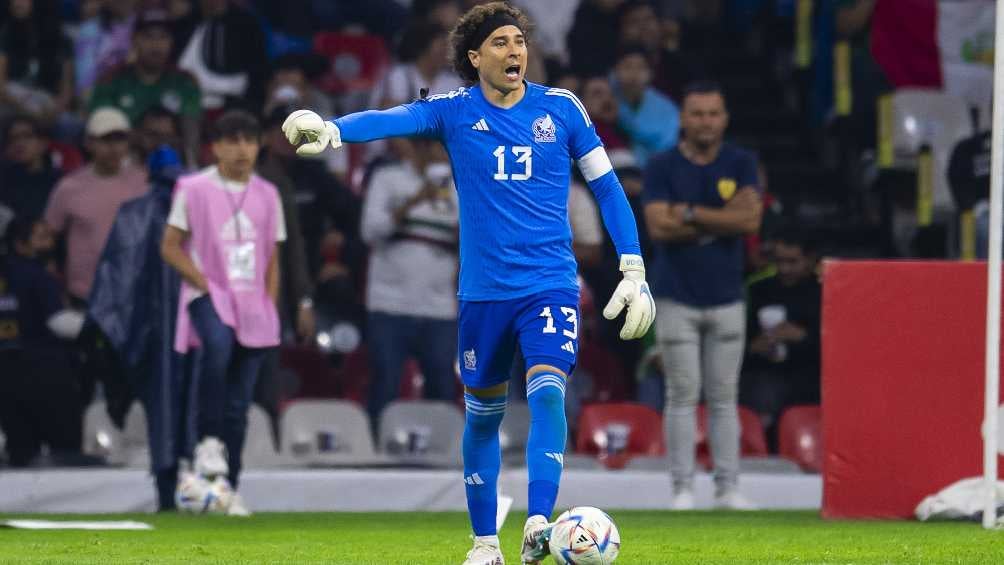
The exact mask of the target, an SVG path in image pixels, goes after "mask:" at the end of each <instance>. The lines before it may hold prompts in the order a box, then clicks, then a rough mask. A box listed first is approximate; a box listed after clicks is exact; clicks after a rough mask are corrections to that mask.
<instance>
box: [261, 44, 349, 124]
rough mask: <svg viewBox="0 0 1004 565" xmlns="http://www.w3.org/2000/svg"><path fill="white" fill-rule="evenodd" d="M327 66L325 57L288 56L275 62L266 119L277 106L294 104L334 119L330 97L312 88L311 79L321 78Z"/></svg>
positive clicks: (269, 86)
mask: <svg viewBox="0 0 1004 565" xmlns="http://www.w3.org/2000/svg"><path fill="white" fill-rule="evenodd" d="M327 65H328V60H327V59H325V58H324V57H319V56H311V55H304V54H288V55H283V56H282V57H279V58H278V59H276V60H275V61H273V62H272V74H271V76H270V77H269V80H268V85H267V87H266V93H265V112H264V113H265V115H266V116H267V115H270V114H271V113H272V110H273V109H275V108H276V107H278V106H288V105H291V104H295V105H296V106H297V107H298V108H307V109H310V110H313V111H315V112H317V113H318V114H320V115H321V116H332V115H334V113H335V107H334V105H333V104H332V103H331V100H330V99H329V98H328V96H327V95H326V94H325V93H324V92H322V91H321V90H320V89H319V88H317V87H315V86H313V85H312V84H311V79H312V78H314V77H316V76H317V75H318V74H320V73H321V72H322V71H323V70H324V69H325V68H326V67H327Z"/></svg>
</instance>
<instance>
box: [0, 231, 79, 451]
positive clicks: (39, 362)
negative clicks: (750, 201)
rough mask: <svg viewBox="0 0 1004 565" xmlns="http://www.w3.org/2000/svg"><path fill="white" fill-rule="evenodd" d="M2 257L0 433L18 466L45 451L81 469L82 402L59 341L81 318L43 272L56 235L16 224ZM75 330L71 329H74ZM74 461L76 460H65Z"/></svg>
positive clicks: (0, 288) (75, 326)
mask: <svg viewBox="0 0 1004 565" xmlns="http://www.w3.org/2000/svg"><path fill="white" fill-rule="evenodd" d="M6 236H7V237H6V240H7V243H8V245H7V248H8V249H7V253H6V255H5V256H4V255H0V366H2V367H3V378H0V428H3V432H4V434H5V435H6V436H7V453H8V459H9V461H10V464H11V465H13V466H15V467H21V466H26V465H29V464H31V463H32V462H33V460H35V458H36V457H37V456H38V455H39V454H40V453H41V447H42V445H43V444H46V445H48V447H49V450H50V453H51V455H52V456H53V459H54V460H55V462H62V463H71V464H72V463H77V464H79V461H74V460H73V459H72V458H73V456H74V455H76V456H79V454H80V446H81V438H82V437H83V433H82V429H81V421H82V417H83V407H84V399H83V398H82V396H81V390H80V386H79V384H78V383H77V382H75V380H74V379H73V372H72V370H71V367H70V356H69V354H68V349H67V348H66V347H65V346H64V345H62V344H61V343H60V341H59V339H58V338H57V334H56V333H55V332H54V330H55V331H58V332H59V333H60V334H62V335H64V336H66V337H70V336H69V335H68V334H67V333H65V331H63V329H64V328H63V327H64V326H66V325H67V317H69V318H72V319H73V320H71V321H70V322H69V325H70V326H71V327H73V328H75V329H76V330H79V326H80V323H81V322H80V319H79V317H74V316H72V315H68V314H67V313H66V312H65V310H64V305H63V302H62V293H61V292H60V289H59V283H57V282H56V280H55V279H54V278H53V277H52V275H50V274H49V273H48V272H47V271H46V268H45V255H46V254H47V253H49V252H51V250H52V234H51V233H50V232H49V230H48V228H47V227H46V226H45V224H44V223H42V222H41V221H39V220H25V219H17V220H14V221H13V222H12V223H11V225H10V226H9V228H8V229H7V232H6ZM71 331H73V330H71ZM67 456H69V457H70V458H71V459H66V457H67Z"/></svg>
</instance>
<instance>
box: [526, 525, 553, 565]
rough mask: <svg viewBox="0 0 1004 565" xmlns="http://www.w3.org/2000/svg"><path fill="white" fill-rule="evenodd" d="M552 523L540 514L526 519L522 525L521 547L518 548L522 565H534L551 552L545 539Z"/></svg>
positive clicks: (549, 532)
mask: <svg viewBox="0 0 1004 565" xmlns="http://www.w3.org/2000/svg"><path fill="white" fill-rule="evenodd" d="M552 525H553V524H551V523H549V522H548V521H547V518H545V517H543V516H541V515H540V514H537V515H535V516H530V517H529V518H527V519H526V524H525V525H524V526H523V547H522V549H520V559H521V560H522V561H523V564H524V565H536V564H537V563H540V562H541V561H543V560H544V558H545V557H547V556H548V555H550V554H551V552H550V550H549V549H548V547H547V540H548V536H549V535H550V534H551V526H552Z"/></svg>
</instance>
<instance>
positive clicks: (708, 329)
mask: <svg viewBox="0 0 1004 565" xmlns="http://www.w3.org/2000/svg"><path fill="white" fill-rule="evenodd" d="M657 306H658V311H659V316H658V318H657V320H656V324H657V325H656V336H657V339H658V342H659V347H660V350H661V353H662V363H663V373H664V374H665V375H666V405H665V406H666V407H665V414H664V420H665V426H666V441H667V443H668V448H669V458H670V463H669V471H670V474H671V475H672V479H673V489H674V490H675V491H676V490H679V489H686V488H691V485H692V482H693V477H694V454H695V449H694V444H695V442H696V435H697V429H696V416H695V414H696V409H697V403H698V401H699V399H700V396H701V385H702V384H703V385H704V396H705V401H706V403H707V407H708V441H709V443H710V444H711V456H712V458H713V459H714V466H715V467H714V478H715V487H716V491H717V492H718V493H721V492H723V491H726V490H728V489H731V488H734V487H735V486H736V484H737V482H738V480H739V413H738V409H737V399H738V396H739V366H740V365H741V364H742V358H743V349H744V347H745V337H746V306H745V304H744V303H743V302H735V303H732V304H726V305H724V306H715V307H708V308H695V307H691V306H687V305H685V304H681V303H679V302H674V301H672V300H660V301H659V302H658V305H657Z"/></svg>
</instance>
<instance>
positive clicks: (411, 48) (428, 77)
mask: <svg viewBox="0 0 1004 565" xmlns="http://www.w3.org/2000/svg"><path fill="white" fill-rule="evenodd" d="M446 36H447V31H446V29H445V28H443V27H440V25H439V24H436V23H432V22H424V21H419V22H415V23H413V24H411V25H410V26H409V27H408V28H406V29H405V31H404V34H403V35H402V36H401V41H400V43H399V45H398V50H397V51H398V53H397V55H398V61H399V63H398V64H396V65H394V67H393V68H391V69H390V71H389V72H388V73H387V76H385V77H384V80H383V82H382V83H381V84H380V86H378V87H377V88H376V90H375V91H374V93H373V97H372V100H371V105H372V106H374V107H377V108H388V107H390V106H396V105H398V104H404V103H407V102H411V101H412V100H415V99H416V98H418V97H419V96H420V94H419V91H420V90H422V89H427V90H428V92H429V93H430V94H441V93H445V92H449V91H451V90H454V89H456V88H458V87H460V86H463V82H461V80H460V77H458V76H457V75H456V74H455V73H453V72H451V71H450V69H449V57H448V45H447V40H446Z"/></svg>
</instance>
